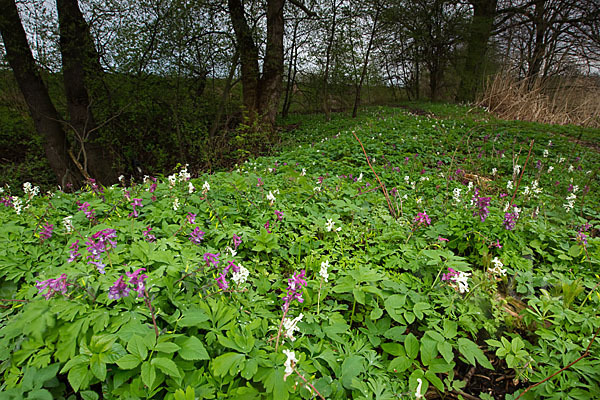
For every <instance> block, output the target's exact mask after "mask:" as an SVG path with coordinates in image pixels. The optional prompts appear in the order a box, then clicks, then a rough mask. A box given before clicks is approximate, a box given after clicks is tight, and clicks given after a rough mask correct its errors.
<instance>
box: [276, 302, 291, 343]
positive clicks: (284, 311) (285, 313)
mask: <svg viewBox="0 0 600 400" xmlns="http://www.w3.org/2000/svg"><path fill="white" fill-rule="evenodd" d="M289 309H290V306H289V305H287V304H286V305H285V306H284V308H283V317H281V322H280V323H279V329H278V330H277V340H276V341H275V352H276V353H277V349H278V348H279V338H280V337H281V328H282V327H283V320H284V319H285V316H286V315H287V313H288V310H289Z"/></svg>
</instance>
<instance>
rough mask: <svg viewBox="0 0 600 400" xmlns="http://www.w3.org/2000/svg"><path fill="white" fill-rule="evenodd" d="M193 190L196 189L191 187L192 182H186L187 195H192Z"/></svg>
mask: <svg viewBox="0 0 600 400" xmlns="http://www.w3.org/2000/svg"><path fill="white" fill-rule="evenodd" d="M194 190H196V188H195V187H194V185H192V182H188V192H189V194H192V193H194Z"/></svg>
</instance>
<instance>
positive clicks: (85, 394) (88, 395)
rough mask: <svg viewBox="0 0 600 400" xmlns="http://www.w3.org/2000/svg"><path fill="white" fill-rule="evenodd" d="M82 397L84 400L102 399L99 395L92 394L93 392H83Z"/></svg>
mask: <svg viewBox="0 0 600 400" xmlns="http://www.w3.org/2000/svg"><path fill="white" fill-rule="evenodd" d="M80 395H81V398H82V399H83V400H98V398H99V397H100V396H99V395H98V393H96V392H92V391H91V390H86V391H84V392H81V393H80Z"/></svg>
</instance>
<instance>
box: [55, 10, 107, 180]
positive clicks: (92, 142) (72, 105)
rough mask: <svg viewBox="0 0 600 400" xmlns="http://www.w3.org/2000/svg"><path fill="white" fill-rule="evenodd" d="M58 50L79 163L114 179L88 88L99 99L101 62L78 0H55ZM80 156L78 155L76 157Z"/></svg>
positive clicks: (100, 176)
mask: <svg viewBox="0 0 600 400" xmlns="http://www.w3.org/2000/svg"><path fill="white" fill-rule="evenodd" d="M56 7H57V10H58V22H59V27H60V30H59V31H60V51H61V54H62V72H63V79H64V87H65V94H66V98H67V108H68V111H69V117H70V118H69V124H68V125H69V127H70V128H71V129H72V130H73V133H74V135H75V137H76V138H77V141H78V145H79V148H78V149H77V150H78V155H80V156H81V165H82V169H83V171H84V173H85V174H88V173H89V175H90V176H92V177H94V178H95V179H97V180H99V181H100V182H102V183H104V184H111V183H113V182H115V181H116V180H117V171H116V169H115V166H114V165H113V160H114V157H113V155H112V153H111V152H110V150H109V149H108V148H106V146H104V145H102V143H99V142H98V140H99V136H100V135H99V126H98V124H97V123H96V119H95V118H94V113H93V111H92V110H93V104H92V98H91V96H90V92H92V93H93V94H94V95H95V99H98V98H99V96H100V92H101V90H102V82H101V79H102V77H101V75H102V66H101V65H100V59H99V55H98V52H97V50H96V48H95V46H94V40H93V38H92V35H91V34H90V29H89V26H88V24H87V22H86V21H85V19H84V18H83V14H82V13H81V10H80V9H79V4H78V0H57V1H56ZM78 158H79V157H78Z"/></svg>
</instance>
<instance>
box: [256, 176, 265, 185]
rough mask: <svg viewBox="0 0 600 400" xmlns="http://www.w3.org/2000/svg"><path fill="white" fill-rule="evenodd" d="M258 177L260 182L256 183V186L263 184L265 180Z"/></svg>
mask: <svg viewBox="0 0 600 400" xmlns="http://www.w3.org/2000/svg"><path fill="white" fill-rule="evenodd" d="M257 179H258V183H257V184H256V186H262V185H264V183H263V181H262V179H261V178H257Z"/></svg>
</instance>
